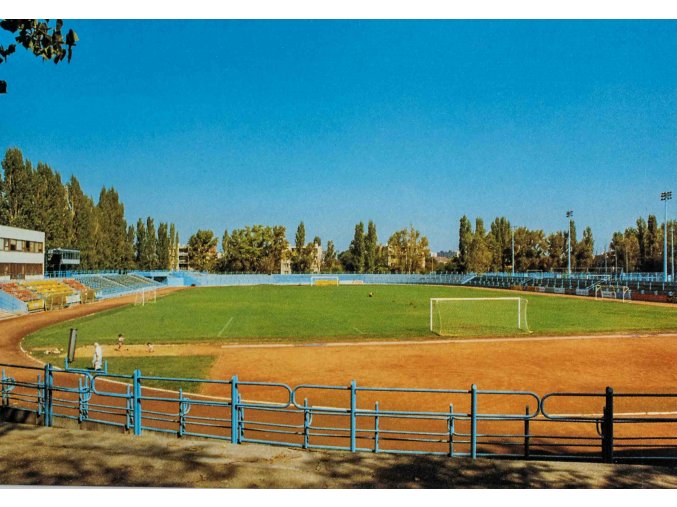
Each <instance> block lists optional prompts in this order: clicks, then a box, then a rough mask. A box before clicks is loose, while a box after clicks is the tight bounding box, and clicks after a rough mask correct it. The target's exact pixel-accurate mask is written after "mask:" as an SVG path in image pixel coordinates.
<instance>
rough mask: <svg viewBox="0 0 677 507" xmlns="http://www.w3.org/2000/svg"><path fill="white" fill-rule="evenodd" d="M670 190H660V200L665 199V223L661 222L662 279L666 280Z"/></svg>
mask: <svg viewBox="0 0 677 507" xmlns="http://www.w3.org/2000/svg"><path fill="white" fill-rule="evenodd" d="M670 199H672V192H661V201H665V223H664V224H663V281H664V282H667V281H668V201H669V200H670Z"/></svg>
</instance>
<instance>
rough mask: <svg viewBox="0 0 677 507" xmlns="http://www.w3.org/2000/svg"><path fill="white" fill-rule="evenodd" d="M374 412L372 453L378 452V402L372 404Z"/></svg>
mask: <svg viewBox="0 0 677 507" xmlns="http://www.w3.org/2000/svg"><path fill="white" fill-rule="evenodd" d="M374 412H376V414H375V415H374V452H378V436H379V435H378V429H379V428H378V425H379V424H378V423H379V416H378V401H377V402H376V403H375V404H374Z"/></svg>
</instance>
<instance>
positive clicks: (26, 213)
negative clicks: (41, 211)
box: [0, 148, 34, 229]
mask: <svg viewBox="0 0 677 507" xmlns="http://www.w3.org/2000/svg"><path fill="white" fill-rule="evenodd" d="M2 170H3V178H2V186H1V187H0V191H1V194H2V195H1V198H0V222H2V223H3V224H6V225H9V226H10V227H20V228H25V229H29V228H30V227H31V226H32V224H33V215H34V199H33V167H32V166H31V163H30V161H28V160H26V161H24V159H23V155H22V154H21V150H19V149H18V148H9V149H8V150H7V152H6V153H5V158H4V159H3V160H2Z"/></svg>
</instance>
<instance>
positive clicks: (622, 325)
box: [24, 285, 677, 350]
mask: <svg viewBox="0 0 677 507" xmlns="http://www.w3.org/2000/svg"><path fill="white" fill-rule="evenodd" d="M370 292H373V297H368V295H369V293H370ZM513 295H516V294H515V293H510V292H506V291H487V290H479V289H470V288H463V287H435V286H380V285H379V286H359V287H349V286H340V287H308V286H294V287H285V286H250V287H214V288H199V289H190V290H185V291H180V292H177V293H173V294H171V295H168V296H166V297H163V298H160V299H158V301H157V303H155V304H149V305H146V306H133V305H130V306H127V307H122V308H118V309H114V310H110V311H106V312H102V313H98V314H95V315H91V316H88V317H84V318H81V319H77V320H73V321H68V322H65V323H62V324H58V325H55V326H52V327H49V328H45V329H42V330H40V331H38V332H37V333H34V334H33V335H30V336H29V337H27V338H26V340H25V342H24V346H25V347H26V348H27V349H29V350H31V349H33V348H36V347H47V346H60V347H63V346H64V345H65V343H66V341H67V336H68V330H69V328H71V327H75V328H77V329H78V344H79V345H87V344H92V343H94V342H95V341H98V342H100V343H102V344H114V343H115V340H116V337H117V335H118V333H123V334H124V335H125V337H126V343H127V344H128V345H134V344H145V343H146V342H148V341H151V342H153V343H191V342H192V343H198V342H223V343H235V342H238V343H241V342H268V343H269V342H290V341H291V342H315V341H317V342H322V341H328V340H332V341H335V340H339V339H342V340H364V339H380V338H387V339H411V338H434V337H435V336H436V335H434V334H432V333H431V332H430V331H429V328H428V326H429V300H430V298H432V297H492V296H496V297H506V296H513ZM522 297H525V298H526V299H527V300H528V320H529V328H530V330H531V332H532V333H533V334H535V335H570V334H587V333H603V332H634V331H675V330H677V309H675V308H669V307H660V306H648V305H636V304H628V303H617V302H609V301H596V300H594V299H587V298H566V297H553V296H543V295H537V294H528V295H523V296H522ZM509 311H514V310H509ZM469 320H470V321H469V322H465V323H464V325H463V326H462V327H460V328H459V331H458V333H457V334H458V336H463V337H475V336H495V335H501V336H505V335H510V334H513V335H520V334H522V333H521V332H520V331H519V330H517V329H514V330H512V331H506V330H493V331H492V330H491V329H490V328H487V326H485V325H483V324H482V323H481V322H480V321H481V319H477V321H478V323H477V324H476V325H475V324H473V321H472V319H469Z"/></svg>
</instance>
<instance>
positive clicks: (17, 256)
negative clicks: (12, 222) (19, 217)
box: [0, 225, 45, 281]
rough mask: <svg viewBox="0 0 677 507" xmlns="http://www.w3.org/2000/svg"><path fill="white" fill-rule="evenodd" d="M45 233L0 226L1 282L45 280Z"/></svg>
mask: <svg viewBox="0 0 677 507" xmlns="http://www.w3.org/2000/svg"><path fill="white" fill-rule="evenodd" d="M44 274H45V233H44V232H40V231H31V230H29V229H19V228H17V227H7V226H5V225H0V281H7V280H10V279H27V280H31V279H36V278H43V277H44Z"/></svg>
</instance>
